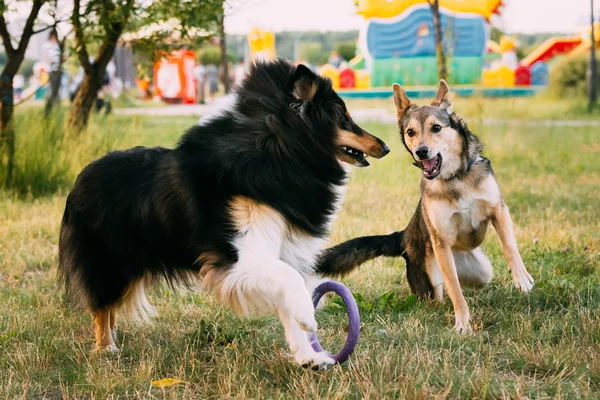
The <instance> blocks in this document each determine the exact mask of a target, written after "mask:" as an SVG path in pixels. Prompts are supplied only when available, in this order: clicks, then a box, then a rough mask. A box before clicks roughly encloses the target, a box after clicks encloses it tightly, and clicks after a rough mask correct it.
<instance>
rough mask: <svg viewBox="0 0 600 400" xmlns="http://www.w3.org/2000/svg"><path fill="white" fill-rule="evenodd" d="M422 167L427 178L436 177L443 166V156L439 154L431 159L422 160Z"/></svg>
mask: <svg viewBox="0 0 600 400" xmlns="http://www.w3.org/2000/svg"><path fill="white" fill-rule="evenodd" d="M420 162H421V168H423V176H424V177H425V178H427V179H435V178H437V177H438V175H439V174H440V169H441V168H442V156H441V155H440V154H438V155H437V156H435V157H433V158H430V159H429V160H422V161H420Z"/></svg>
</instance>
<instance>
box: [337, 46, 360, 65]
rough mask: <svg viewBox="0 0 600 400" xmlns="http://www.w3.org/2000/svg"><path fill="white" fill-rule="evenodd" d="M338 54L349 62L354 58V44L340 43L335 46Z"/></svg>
mask: <svg viewBox="0 0 600 400" xmlns="http://www.w3.org/2000/svg"><path fill="white" fill-rule="evenodd" d="M336 50H337V52H338V54H339V55H340V56H341V57H342V58H343V59H344V60H346V61H350V60H352V59H353V58H354V56H356V43H354V42H342V43H338V45H337V46H336Z"/></svg>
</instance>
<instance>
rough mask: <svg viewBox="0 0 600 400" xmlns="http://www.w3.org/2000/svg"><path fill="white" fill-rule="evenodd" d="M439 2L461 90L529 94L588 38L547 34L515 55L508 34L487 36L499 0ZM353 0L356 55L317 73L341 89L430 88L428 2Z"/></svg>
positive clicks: (418, 91) (585, 47) (362, 93)
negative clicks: (496, 38) (556, 63)
mask: <svg viewBox="0 0 600 400" xmlns="http://www.w3.org/2000/svg"><path fill="white" fill-rule="evenodd" d="M439 4H440V22H441V26H442V35H443V47H444V53H445V54H446V57H447V68H448V73H449V76H448V81H449V83H450V84H451V85H453V90H454V91H455V92H456V93H457V94H459V95H461V96H471V95H473V94H475V93H478V94H481V95H484V96H493V97H500V96H530V95H533V94H535V93H536V92H537V91H538V90H539V89H540V88H543V87H544V86H546V85H547V84H548V74H549V68H550V67H551V65H552V63H553V62H554V61H555V60H556V59H557V58H559V57H562V56H574V55H577V54H582V53H584V52H585V51H589V48H590V46H591V41H590V39H589V37H590V30H589V29H588V30H587V31H584V32H581V33H580V35H578V36H575V37H555V38H551V39H548V40H547V41H546V42H544V43H542V44H541V45H540V46H539V47H538V48H537V49H535V50H534V51H533V52H532V53H531V54H529V55H528V56H527V57H525V58H524V59H522V60H521V61H520V62H519V61H518V60H517V56H516V51H515V50H516V49H515V47H516V46H515V43H514V41H513V40H511V39H510V38H508V37H503V38H502V40H501V41H500V43H496V42H493V41H491V40H490V22H489V21H490V17H491V16H492V15H493V14H495V13H499V8H500V6H501V5H502V1H501V0H471V1H465V0H440V2H439ZM356 5H357V12H358V14H360V15H361V16H362V17H363V18H364V23H363V25H362V27H361V30H360V33H359V38H358V44H357V56H356V57H355V58H354V59H353V60H351V61H350V63H349V64H348V65H346V66H344V67H342V68H340V69H336V68H334V67H333V66H331V65H324V66H322V67H321V68H320V72H321V74H323V75H325V76H328V77H329V78H331V80H332V81H333V84H334V86H335V87H336V88H337V89H339V90H340V94H341V95H343V96H345V97H355V98H376V97H389V96H391V94H392V92H391V89H390V88H391V85H392V83H394V82H397V83H400V84H401V85H403V86H407V94H408V95H409V96H411V97H432V96H434V95H435V93H436V85H437V82H438V75H437V59H436V48H435V36H434V35H435V33H434V27H433V16H432V13H431V10H430V7H429V4H428V2H427V1H426V0H397V1H388V0H358V1H357V2H356ZM595 29H598V28H595ZM596 38H598V35H596ZM596 46H598V43H596Z"/></svg>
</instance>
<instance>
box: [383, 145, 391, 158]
mask: <svg viewBox="0 0 600 400" xmlns="http://www.w3.org/2000/svg"><path fill="white" fill-rule="evenodd" d="M389 152H390V148H389V147H388V145H387V144H385V143H384V144H383V155H384V156H385V155H387V153H389Z"/></svg>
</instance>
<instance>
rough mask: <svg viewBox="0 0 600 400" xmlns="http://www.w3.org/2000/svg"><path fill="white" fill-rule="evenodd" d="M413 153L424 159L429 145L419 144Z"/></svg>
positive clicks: (427, 155) (427, 153) (427, 154)
mask: <svg viewBox="0 0 600 400" xmlns="http://www.w3.org/2000/svg"><path fill="white" fill-rule="evenodd" d="M415 153H416V154H417V156H418V157H419V158H420V159H421V160H426V159H427V157H429V147H427V146H421V147H419V148H418V149H417V150H416V151H415Z"/></svg>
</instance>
